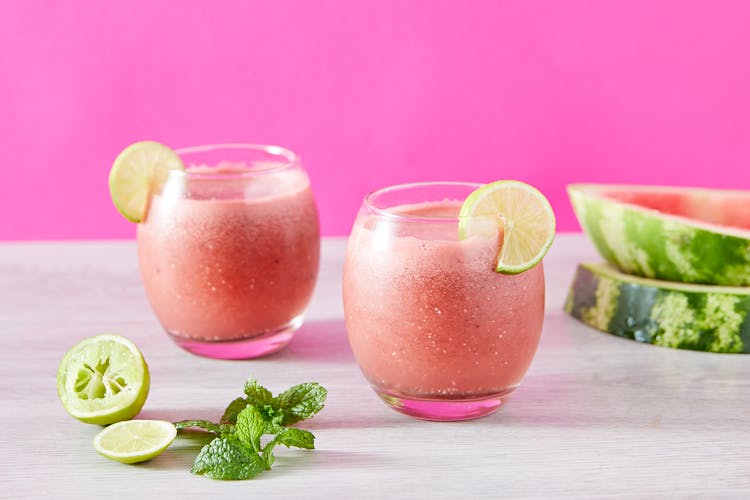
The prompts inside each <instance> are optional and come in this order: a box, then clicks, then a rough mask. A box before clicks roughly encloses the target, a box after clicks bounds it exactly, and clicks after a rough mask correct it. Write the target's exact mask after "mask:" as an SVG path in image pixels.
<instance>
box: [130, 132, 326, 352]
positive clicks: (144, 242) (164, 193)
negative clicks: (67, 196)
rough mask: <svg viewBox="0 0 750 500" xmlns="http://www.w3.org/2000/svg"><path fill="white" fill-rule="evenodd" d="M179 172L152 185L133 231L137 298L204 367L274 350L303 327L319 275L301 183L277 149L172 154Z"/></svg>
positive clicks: (313, 213)
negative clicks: (140, 292) (140, 288)
mask: <svg viewBox="0 0 750 500" xmlns="http://www.w3.org/2000/svg"><path fill="white" fill-rule="evenodd" d="M177 154H178V155H179V156H180V157H181V158H182V160H183V162H184V164H185V167H186V170H185V171H184V172H181V171H172V172H170V173H169V175H168V177H167V178H166V180H164V182H163V183H162V184H161V185H158V186H155V188H154V192H153V194H152V196H151V199H150V204H149V210H148V214H147V217H146V220H145V221H144V222H143V223H142V224H139V225H138V259H139V265H140V271H141V278H142V280H143V284H144V286H145V289H146V295H147V297H148V300H149V303H150V304H151V307H152V309H153V310H154V313H155V314H156V316H157V318H158V319H159V321H160V323H161V324H162V326H163V327H164V329H165V330H166V331H167V333H168V334H169V336H170V337H171V338H172V340H174V341H175V342H176V343H177V344H178V345H179V346H181V347H182V348H184V349H186V350H188V351H190V352H193V353H195V354H200V355H203V356H208V357H212V358H223V359H245V358H254V357H258V356H263V355H265V354H269V353H272V352H275V351H277V350H279V349H281V348H283V347H284V346H285V345H286V344H287V343H288V342H289V340H291V338H292V335H293V333H294V331H295V330H296V329H297V328H299V326H300V325H301V324H302V316H303V314H304V312H305V309H306V308H307V305H308V303H309V301H310V297H311V296H312V293H313V288H314V286H315V280H316V278H317V274H318V261H319V254H320V232H319V226H318V212H317V209H316V206H315V200H314V198H313V193H312V190H311V188H310V181H309V179H308V176H307V174H306V173H305V171H304V170H303V169H302V167H301V165H300V162H299V160H298V158H297V156H296V155H295V154H294V153H292V152H291V151H288V150H286V149H283V148H280V147H276V146H256V145H241V144H232V145H214V146H199V147H193V148H187V149H181V150H178V151H177Z"/></svg>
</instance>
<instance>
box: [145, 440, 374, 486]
mask: <svg viewBox="0 0 750 500" xmlns="http://www.w3.org/2000/svg"><path fill="white" fill-rule="evenodd" d="M213 437H214V436H213V434H210V433H208V432H201V431H183V432H180V436H179V437H178V438H177V439H176V440H175V441H174V443H173V444H172V445H171V446H170V447H169V450H168V451H167V452H166V453H163V454H162V455H159V456H158V457H156V458H155V459H153V460H149V461H148V462H144V463H142V464H138V466H139V467H143V468H146V469H154V470H164V469H168V470H182V471H189V470H190V468H191V467H192V466H193V462H194V461H195V457H196V456H198V453H199V452H200V450H201V448H202V447H203V446H205V445H207V444H208V443H209V442H210V441H211V439H213ZM274 455H276V462H275V463H274V466H273V469H272V470H271V471H269V472H268V473H265V474H260V475H258V476H257V477H255V478H253V480H254V481H257V480H262V479H271V478H272V477H273V475H275V474H283V469H285V468H304V467H312V466H315V468H316V469H334V470H341V469H356V468H363V467H371V466H372V465H377V464H379V463H383V462H385V460H384V458H385V457H382V456H379V455H375V454H372V453H366V452H357V451H341V450H326V449H316V450H314V451H313V450H297V449H287V448H284V447H282V446H280V447H279V448H278V449H276V450H274Z"/></svg>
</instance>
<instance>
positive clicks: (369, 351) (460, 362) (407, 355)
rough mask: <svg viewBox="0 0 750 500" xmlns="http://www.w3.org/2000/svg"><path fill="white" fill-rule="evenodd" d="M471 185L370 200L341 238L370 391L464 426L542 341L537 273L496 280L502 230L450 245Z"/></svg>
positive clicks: (516, 376) (355, 343)
mask: <svg viewBox="0 0 750 500" xmlns="http://www.w3.org/2000/svg"><path fill="white" fill-rule="evenodd" d="M429 186H433V188H432V189H430V187H429ZM435 186H437V187H435ZM476 187H478V185H473V184H459V183H440V184H436V183H433V184H431V185H428V184H416V185H406V186H396V187H393V188H388V189H386V190H383V191H380V192H376V193H373V194H372V195H370V196H368V198H367V199H366V200H365V203H364V205H363V209H362V210H361V212H360V214H359V216H358V218H357V221H356V222H355V225H354V228H353V230H352V235H351V238H350V240H349V247H348V250H347V256H346V263H345V271H344V309H345V318H346V327H347V331H348V334H349V341H350V344H351V347H352V350H353V352H354V355H355V357H356V359H357V361H358V363H359V365H360V368H361V370H362V372H363V374H364V375H365V377H366V378H367V380H368V381H369V383H370V384H371V385H372V387H373V389H374V390H375V392H376V393H377V394H378V395H379V396H380V397H381V398H382V399H383V400H384V401H385V402H386V403H388V404H389V405H391V406H392V407H393V408H395V409H396V410H398V411H401V412H403V413H406V414H409V415H412V416H416V417H420V418H426V419H430V420H464V419H469V418H475V417H479V416H482V415H486V414H488V413H491V412H493V411H495V410H496V409H497V408H498V407H499V406H500V404H501V403H502V402H503V401H504V400H505V399H506V398H507V397H508V396H510V394H511V393H512V392H513V391H514V390H515V389H516V387H518V385H519V383H520V382H521V379H522V378H523V376H524V374H525V373H526V370H527V369H528V367H529V365H530V364H531V361H532V359H533V356H534V354H535V352H536V348H537V345H538V342H539V338H540V335H541V330H542V320H543V317H544V272H543V269H542V265H541V264H539V265H537V266H535V267H533V268H531V269H529V270H528V271H525V272H523V273H521V274H517V275H504V274H499V273H497V272H495V270H494V265H495V261H496V259H497V255H498V249H499V245H500V241H501V238H502V236H501V234H500V230H499V227H498V230H497V232H496V233H495V234H494V235H485V236H472V237H470V238H467V239H465V240H460V239H459V237H458V213H459V210H460V207H461V202H462V200H463V199H464V198H465V196H466V195H468V194H469V193H470V192H471V191H472V190H473V189H475V188H476ZM414 190H416V191H419V194H418V195H414V196H410V195H409V191H414ZM419 199H423V200H424V199H427V200H433V201H421V202H420V201H418V200H419Z"/></svg>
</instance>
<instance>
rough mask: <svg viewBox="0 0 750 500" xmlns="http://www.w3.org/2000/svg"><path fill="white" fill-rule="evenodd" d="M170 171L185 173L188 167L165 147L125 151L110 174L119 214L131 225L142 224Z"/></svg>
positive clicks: (140, 146)
mask: <svg viewBox="0 0 750 500" xmlns="http://www.w3.org/2000/svg"><path fill="white" fill-rule="evenodd" d="M170 170H185V166H184V165H183V164H182V160H181V159H180V157H179V156H178V155H177V153H175V152H174V151H172V150H171V149H170V148H168V147H167V146H165V145H163V144H159V143H158V142H153V141H143V142H136V143H135V144H131V145H130V146H128V147H126V148H125V149H123V150H122V152H121V153H120V154H119V155H117V158H115V161H114V163H113V164H112V169H111V170H110V171H109V194H110V196H111V197H112V202H113V203H114V204H115V207H117V210H118V211H119V212H120V213H121V214H122V215H123V216H124V217H125V218H126V219H128V220H129V221H131V222H141V221H142V220H143V219H144V218H145V217H146V212H147V211H148V202H149V198H150V195H151V191H152V190H153V189H154V186H158V185H159V183H161V182H163V181H164V180H165V179H166V178H167V174H168V173H169V171H170Z"/></svg>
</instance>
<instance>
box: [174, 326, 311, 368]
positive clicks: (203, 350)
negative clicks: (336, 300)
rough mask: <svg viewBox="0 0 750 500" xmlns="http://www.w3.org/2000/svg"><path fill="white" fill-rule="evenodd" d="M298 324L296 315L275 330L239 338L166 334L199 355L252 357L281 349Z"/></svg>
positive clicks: (184, 347)
mask: <svg viewBox="0 0 750 500" xmlns="http://www.w3.org/2000/svg"><path fill="white" fill-rule="evenodd" d="M300 326H302V316H297V317H296V318H294V319H293V320H292V321H290V322H289V323H287V324H286V325H284V326H282V327H281V328H277V329H276V330H271V331H270V332H266V333H263V334H261V335H256V336H254V337H248V338H241V339H232V340H216V341H210V340H198V339H191V338H186V337H180V336H178V335H174V334H172V333H170V332H169V331H167V334H168V335H169V338H171V339H172V341H174V343H175V344H177V345H178V346H180V347H182V348H183V349H185V350H186V351H188V352H191V353H193V354H197V355H199V356H204V357H207V358H215V359H252V358H260V357H261V356H267V355H269V354H273V353H274V352H277V351H280V350H281V349H283V348H284V347H285V346H286V345H287V344H288V343H289V341H290V340H292V337H293V336H294V332H295V331H297V329H299V327H300Z"/></svg>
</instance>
